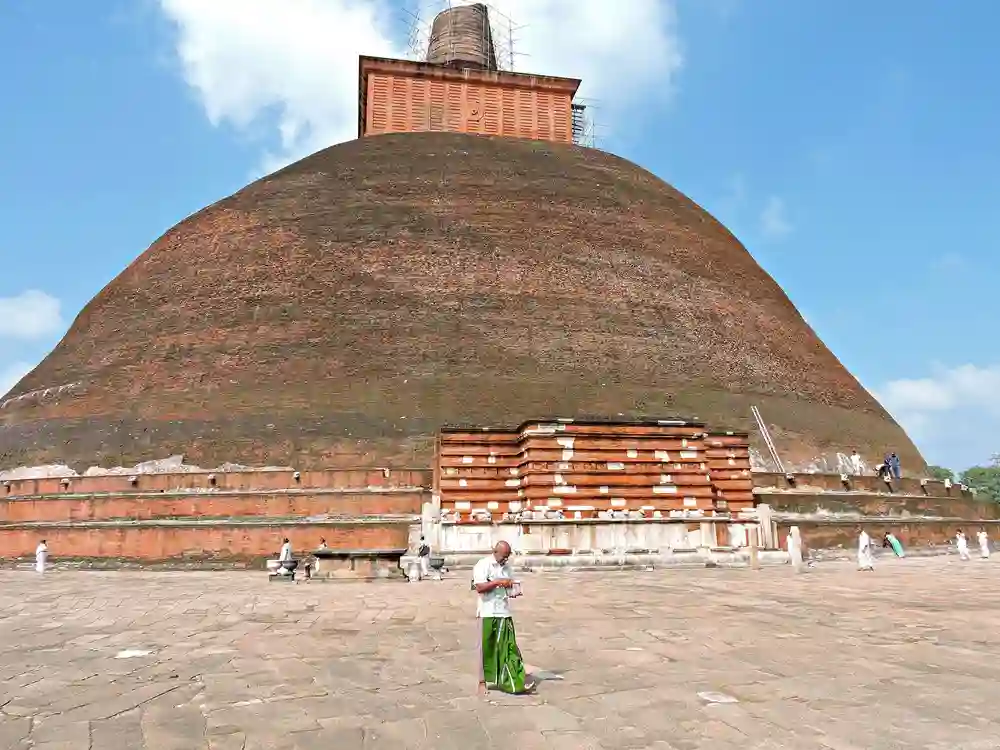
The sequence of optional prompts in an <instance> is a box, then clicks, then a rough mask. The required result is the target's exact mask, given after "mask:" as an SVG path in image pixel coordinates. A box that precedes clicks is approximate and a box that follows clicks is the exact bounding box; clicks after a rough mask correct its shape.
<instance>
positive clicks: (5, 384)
mask: <svg viewBox="0 0 1000 750" xmlns="http://www.w3.org/2000/svg"><path fill="white" fill-rule="evenodd" d="M33 368H34V365H29V364H28V363H27V362H12V363H11V364H9V365H4V366H3V367H0V400H3V397H4V396H5V395H7V393H9V392H10V389H11V388H13V387H14V386H15V385H17V382H18V381H19V380H20V379H21V378H23V377H24V376H25V375H27V374H28V373H29V372H31V370H32V369H33Z"/></svg>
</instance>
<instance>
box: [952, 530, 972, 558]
mask: <svg viewBox="0 0 1000 750" xmlns="http://www.w3.org/2000/svg"><path fill="white" fill-rule="evenodd" d="M955 546H956V547H958V559H959V560H968V559H970V558H969V540H968V539H966V538H965V532H964V531H962V530H961V529H959V530H958V533H957V534H955Z"/></svg>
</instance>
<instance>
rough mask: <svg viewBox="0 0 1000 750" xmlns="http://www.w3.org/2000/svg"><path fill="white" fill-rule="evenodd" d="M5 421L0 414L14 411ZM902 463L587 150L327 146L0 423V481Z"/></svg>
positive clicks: (750, 297)
mask: <svg viewBox="0 0 1000 750" xmlns="http://www.w3.org/2000/svg"><path fill="white" fill-rule="evenodd" d="M16 396H23V397H22V398H17V399H14V400H13V401H11V400H9V399H10V398H11V397H16ZM751 404H757V405H759V406H760V408H761V410H762V412H763V414H764V417H765V419H766V420H767V421H768V422H769V423H770V424H772V425H773V428H772V429H773V434H774V437H775V439H776V441H777V442H778V445H779V448H780V450H781V451H782V455H783V457H786V458H788V459H794V460H799V461H805V460H807V459H810V458H812V457H814V456H818V455H821V454H827V455H829V454H830V453H831V452H833V451H837V450H840V451H848V452H849V451H850V450H851V449H852V448H854V447H857V448H858V449H860V450H862V451H863V452H865V453H866V454H867V455H874V454H881V452H882V451H884V450H887V449H894V450H896V451H897V452H898V453H899V454H900V455H901V457H902V458H903V460H904V462H907V463H909V464H910V465H911V466H912V465H914V464H918V463H919V464H921V465H922V463H923V461H922V459H921V458H920V456H919V454H918V453H917V451H916V449H915V448H914V446H913V444H912V443H911V442H910V440H909V439H908V438H907V436H906V435H905V434H904V433H903V431H902V430H901V429H900V428H899V426H898V425H897V424H896V423H895V422H894V421H893V420H892V419H891V418H890V417H889V415H888V414H887V413H886V412H885V411H884V410H883V409H882V407H881V406H879V404H878V403H877V402H876V401H875V400H874V399H873V398H872V397H871V396H870V395H869V394H868V393H867V392H866V391H865V390H864V389H863V388H862V387H861V386H860V385H859V384H858V382H857V381H856V380H855V379H854V378H853V377H852V376H851V374H850V373H848V372H847V370H846V369H845V368H844V367H843V366H842V365H841V364H840V362H839V361H838V360H837V359H836V358H835V357H834V356H833V354H832V353H831V352H830V351H829V350H828V349H827V348H826V347H825V346H824V345H823V343H822V342H821V341H820V340H819V339H818V338H817V336H816V335H815V334H814V333H813V331H812V330H811V329H810V328H809V326H808V325H806V323H805V322H804V321H803V320H802V318H801V316H800V315H799V314H798V312H797V311H796V309H795V308H794V307H793V305H792V304H791V302H790V301H789V300H788V298H787V297H786V296H785V294H784V293H783V292H782V290H781V289H780V288H779V287H778V285H777V284H776V283H775V282H774V281H773V280H772V279H771V278H770V276H768V275H767V274H766V273H765V272H764V271H763V270H762V269H761V268H760V267H759V266H758V265H757V263H756V262H754V260H753V258H752V257H751V256H750V255H749V254H748V253H747V251H746V250H745V249H744V248H743V246H742V245H740V243H739V242H738V241H737V240H736V238H735V237H733V235H732V234H730V233H729V232H728V231H727V230H726V229H725V227H723V226H722V225H721V224H720V223H719V222H718V221H716V220H715V219H713V218H712V217H711V216H709V215H708V214H707V213H706V212H705V211H704V210H702V209H701V208H700V207H699V206H697V205H695V204H694V203H693V202H692V201H691V200H690V199H688V198H687V197H685V196H684V195H682V194H681V193H679V192H678V191H677V190H675V189H674V188H672V187H671V186H669V185H667V184H665V183H664V182H662V181H661V180H660V179H658V178H657V177H655V176H654V175H652V174H650V173H649V172H647V171H645V170H643V169H641V168H639V167H637V166H636V165H634V164H632V163H630V162H628V161H625V160H624V159H620V158H618V157H616V156H612V155H610V154H607V153H602V152H600V151H596V150H592V149H583V148H577V147H571V146H562V145H558V144H553V143H542V142H533V141H526V140H514V139H492V138H485V137H478V136H468V135H460V134H445V133H433V134H430V133H426V134H401V135H386V136H378V137H373V138H366V139H362V140H357V141H352V142H350V143H344V144H341V145H338V146H334V147H332V148H328V149H326V150H324V151H321V152H319V153H317V154H314V155H312V156H310V157H308V158H306V159H303V160H302V161H300V162H298V163H296V164H293V165H291V166H289V167H287V168H286V169H283V170H281V171H280V172H277V173H275V174H272V175H270V176H268V177H265V178H264V179H261V180H258V181H257V182H254V183H253V184H251V185H249V186H248V187H246V188H244V189H243V190H241V191H239V192H238V193H236V194H235V195H233V196H231V197H229V198H226V199H224V200H222V201H219V202H218V203H216V204H214V205H212V206H209V207H208V208H206V209H204V210H202V211H200V212H198V213H197V214H195V215H193V216H191V217H189V218H188V219H185V220H184V221H182V222H181V223H180V224H178V225H177V226H176V227H174V228H173V229H171V230H170V231H168V232H167V233H166V234H165V235H164V236H163V237H161V238H160V239H159V240H157V241H156V242H155V243H154V244H153V245H152V246H151V247H150V248H149V249H148V250H147V251H146V252H144V253H143V254H142V255H141V256H139V258H138V259H136V260H135V262H133V263H132V264H131V265H130V266H129V267H128V268H127V269H125V271H124V272H123V273H122V274H121V275H120V276H118V278H116V279H115V280H114V281H112V282H111V283H110V284H109V285H108V286H107V287H106V288H105V289H104V290H103V291H101V293H100V294H98V295H97V297H95V298H94V299H93V300H92V301H91V302H90V304H88V305H87V306H86V308H85V309H84V310H83V312H82V313H80V315H79V317H78V318H77V319H76V321H75V322H74V323H73V326H72V328H71V329H70V331H69V333H67V334H66V337H65V338H64V339H63V340H62V341H61V342H60V343H59V345H58V346H57V347H56V348H55V350H54V351H53V352H52V353H51V354H50V355H49V356H48V357H46V358H45V360H44V361H43V362H42V363H41V364H40V365H39V366H38V367H37V368H35V370H34V371H33V372H31V373H30V374H29V375H27V376H26V377H25V378H24V379H23V380H22V381H21V382H20V383H18V385H17V386H16V387H15V388H14V390H13V391H12V392H11V394H9V396H8V401H7V403H6V404H5V406H4V407H3V408H2V409H0V466H2V467H5V468H9V467H12V466H19V465H37V464H43V463H55V462H65V463H68V464H70V465H72V466H74V468H86V467H87V466H90V465H93V464H97V463H100V464H103V465H128V464H132V463H135V462H138V461H143V460H149V459H152V458H161V457H164V456H167V455H171V454H177V453H183V454H184V455H185V457H186V460H187V461H189V462H192V463H198V464H200V465H203V466H215V465H219V464H222V463H224V462H234V463H242V464H248V465H275V464H278V465H292V466H296V467H300V468H307V467H319V466H337V465H340V466H343V465H372V464H374V465H383V464H384V465H390V464H392V465H402V464H418V465H420V464H424V465H426V464H427V463H428V462H429V461H430V458H431V455H432V451H433V435H434V433H435V431H436V430H437V428H438V427H439V426H440V425H441V424H442V423H479V424H497V423H517V422H520V421H521V420H523V419H525V418H529V417H532V416H539V415H553V414H554V415H565V416H573V415H590V416H601V417H613V418H617V417H636V416H641V415H678V416H686V417H697V418H699V419H701V420H703V421H706V422H707V423H709V424H710V425H713V426H718V427H726V428H730V429H750V428H751V427H752V421H751V415H750V406H751Z"/></svg>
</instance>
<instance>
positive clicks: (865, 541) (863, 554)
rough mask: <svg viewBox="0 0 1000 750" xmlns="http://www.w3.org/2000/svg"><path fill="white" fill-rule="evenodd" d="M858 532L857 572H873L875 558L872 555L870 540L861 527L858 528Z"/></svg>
mask: <svg viewBox="0 0 1000 750" xmlns="http://www.w3.org/2000/svg"><path fill="white" fill-rule="evenodd" d="M858 532H859V533H858V570H875V556H874V555H873V554H872V538H871V537H870V536H868V532H867V531H865V530H864V529H863V528H861V527H858Z"/></svg>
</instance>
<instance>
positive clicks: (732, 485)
mask: <svg viewBox="0 0 1000 750" xmlns="http://www.w3.org/2000/svg"><path fill="white" fill-rule="evenodd" d="M705 443H706V448H705V456H706V459H707V462H708V475H709V477H711V480H712V491H713V495H714V499H715V509H716V510H718V511H729V512H730V513H742V512H744V511H747V510H749V509H751V508H753V507H754V496H753V474H752V473H751V471H750V435H749V434H748V433H746V432H720V433H713V434H710V435H709V436H708V437H707V438H706V439H705Z"/></svg>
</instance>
